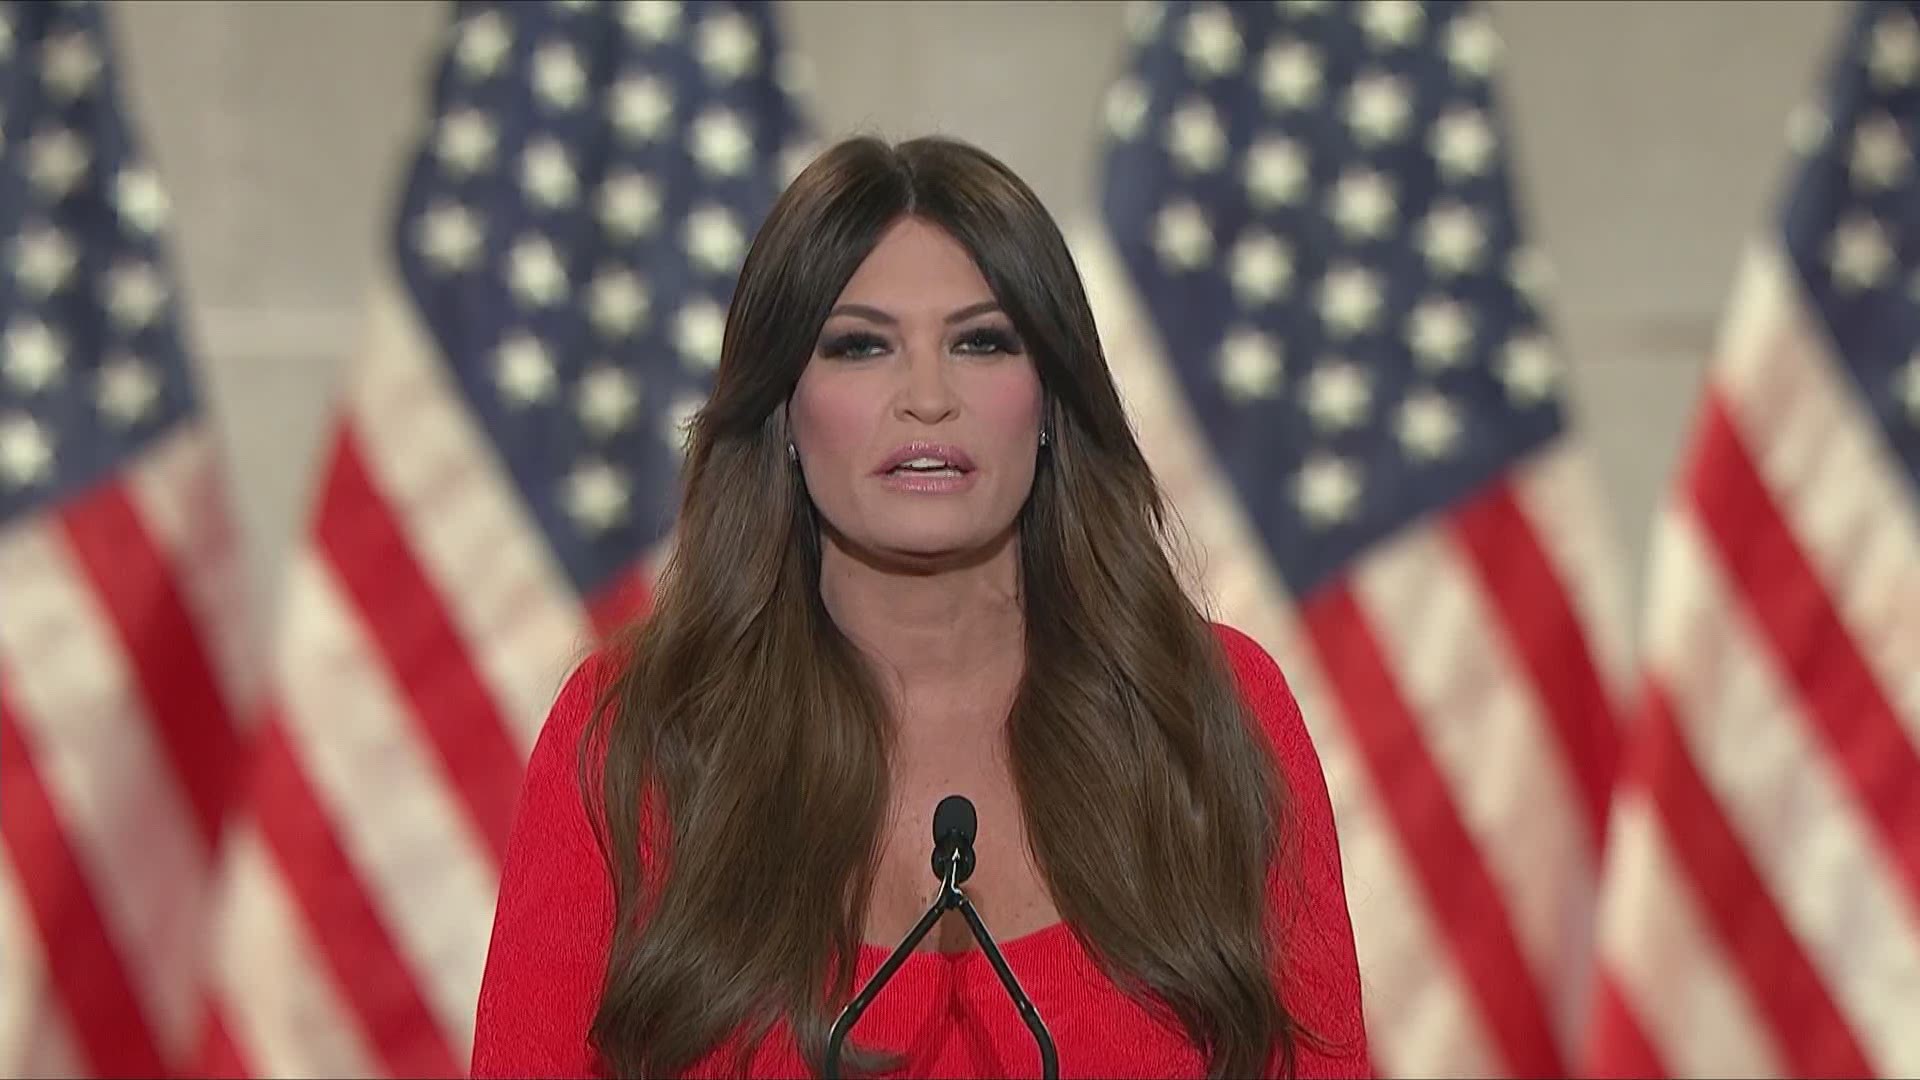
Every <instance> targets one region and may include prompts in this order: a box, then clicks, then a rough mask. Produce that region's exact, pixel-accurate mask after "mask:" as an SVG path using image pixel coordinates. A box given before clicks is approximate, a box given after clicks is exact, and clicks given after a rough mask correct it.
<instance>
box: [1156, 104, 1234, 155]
mask: <svg viewBox="0 0 1920 1080" xmlns="http://www.w3.org/2000/svg"><path fill="white" fill-rule="evenodd" d="M1167 150H1168V151H1169V152H1171V153H1172V154H1173V158H1174V160H1175V161H1177V162H1179V163H1180V165H1181V166H1182V167H1183V168H1185V169H1186V170H1187V171H1188V172H1196V173H1208V172H1212V171H1213V170H1215V169H1217V168H1219V167H1220V164H1221V162H1223V161H1225V160H1226V157H1227V133H1226V132H1225V131H1223V130H1221V127H1220V120H1219V118H1218V117H1217V116H1215V115H1214V111H1213V107H1212V106H1210V105H1208V104H1207V103H1206V102H1204V101H1190V102H1188V103H1186V104H1185V105H1182V106H1181V107H1180V108H1179V109H1177V110H1175V112H1174V114H1173V116H1172V117H1171V118H1170V119H1169V121H1168V123H1167Z"/></svg>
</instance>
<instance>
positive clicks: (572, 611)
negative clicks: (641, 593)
mask: <svg viewBox="0 0 1920 1080" xmlns="http://www.w3.org/2000/svg"><path fill="white" fill-rule="evenodd" d="M372 319H373V330H372V339H371V345H370V347H369V348H368V349H366V350H365V351H364V352H363V354H362V357H361V359H360V361H359V362H358V363H357V364H355V365H354V367H353V369H352V371H351V373H350V376H349V385H350V386H351V387H352V388H353V389H352V397H351V405H350V408H351V409H352V410H353V415H354V419H355V422H356V423H357V425H358V427H357V430H358V431H359V434H360V436H361V439H362V440H363V445H364V446H365V449H366V455H365V456H366V459H367V468H368V470H369V472H371V473H372V475H373V477H374V480H375V485H376V486H377V487H378V488H379V489H380V490H381V491H382V492H383V494H384V495H385V496H386V497H387V499H388V500H389V502H390V504H391V506H392V510H393V513H394V514H395V516H396V517H397V518H398V519H399V520H398V523H399V525H400V528H401V530H402V532H404V533H405V534H406V536H407V539H408V542H409V543H410V544H411V545H412V548H413V551H414V554H415V555H416V556H417V557H418V558H419V560H420V562H421V566H422V569H423V570H424V572H425V573H426V575H427V578H428V580H429V581H430V582H432V584H433V588H434V593H435V595H436V596H437V598H438V599H439V602H440V604H441V605H442V607H444V608H445V610H446V611H447V613H448V616H449V617H450V618H451V619H452V621H453V623H454V625H455V626H456V627H457V628H458V629H459V631H460V634H461V637H462V639H463V642H464V644H465V647H466V650H467V653H468V655H470V656H471V657H472V658H473V662H474V665H475V667H476V668H477V669H478V671H479V674H480V677H481V678H482V679H483V680H485V682H486V685H487V688H488V689H489V691H490V696H491V697H492V698H493V699H494V700H495V701H497V702H499V704H500V708H501V710H502V712H503V713H504V714H505V715H504V716H503V720H504V721H505V722H506V724H507V726H508V734H509V735H510V736H512V737H513V738H515V740H516V742H517V745H518V747H519V749H520V751H521V753H522V754H523V755H524V754H527V753H530V752H531V751H532V748H533V742H534V739H535V738H537V737H538V735H539V729H540V725H541V722H542V721H544V720H545V719H546V714H547V707H548V706H549V705H550V704H551V703H552V701H553V696H554V694H555V692H556V691H557V690H558V689H559V686H560V684H561V682H562V681H563V680H564V678H565V676H566V674H567V672H568V671H569V670H570V669H571V668H572V666H573V665H574V664H575V663H576V662H577V661H578V660H579V659H580V657H581V655H582V654H583V653H584V651H585V649H586V647H587V646H588V645H589V644H590V641H591V632H592V628H591V627H590V625H589V624H588V622H587V620H586V614H585V612H584V611H583V610H582V608H581V604H580V602H579V600H578V599H577V597H576V595H575V593H574V591H573V586H572V584H571V583H570V582H569V581H568V580H567V578H566V576H565V574H564V573H563V572H562V571H561V569H560V567H559V565H558V564H557V563H556V562H555V561H554V560H553V558H552V556H551V554H550V553H549V552H548V551H547V549H546V546H545V544H544V542H543V541H542V540H541V539H540V528H539V524H538V523H537V522H536V521H534V520H533V518H532V517H531V516H530V515H529V514H528V513H527V512H526V510H525V508H524V507H523V506H522V505H521V504H520V503H519V502H518V500H517V499H516V497H515V495H514V494H513V492H514V485H513V481H512V478H511V477H509V476H508V475H507V474H506V471H505V469H504V466H503V465H502V464H501V462H500V461H499V460H498V456H497V455H496V453H495V452H494V451H493V450H492V449H491V448H490V447H489V446H488V445H487V443H486V440H485V438H484V437H483V435H482V434H481V433H480V432H479V431H478V430H476V429H475V426H474V424H473V421H472V419H471V417H470V416H469V415H468V413H467V412H466V410H465V408H464V407H463V406H462V405H461V403H460V400H459V390H458V388H457V387H456V386H454V385H452V383H451V382H450V381H449V380H448V379H447V377H446V373H445V371H444V369H443V367H442V366H441V365H440V364H439V363H437V362H436V361H435V360H434V359H433V356H434V354H435V353H434V346H433V344H432V343H431V342H430V341H428V340H427V339H426V338H425V337H424V336H423V335H422V334H421V333H420V332H419V329H418V327H417V325H416V323H415V321H414V319H413V316H412V314H411V312H410V311H408V310H407V309H406V307H405V299H404V297H403V296H402V295H401V294H400V293H399V292H398V291H397V290H396V289H395V288H393V287H392V286H391V285H390V284H387V285H385V286H383V287H378V288H376V289H375V290H374V303H373V315H372Z"/></svg>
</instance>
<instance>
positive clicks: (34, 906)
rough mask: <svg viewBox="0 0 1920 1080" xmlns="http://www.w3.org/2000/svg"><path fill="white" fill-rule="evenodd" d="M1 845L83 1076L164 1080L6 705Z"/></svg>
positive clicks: (128, 985)
mask: <svg viewBox="0 0 1920 1080" xmlns="http://www.w3.org/2000/svg"><path fill="white" fill-rule="evenodd" d="M130 824H131V823H130ZM0 837H4V838H5V839H6V844H7V849H8V850H9V851H10V852H12V855H13V865H14V868H15V870H16V871H17V873H18V875H19V880H20V891H21V893H22V894H23V896H24V899H25V901H26V905H27V908H28V909H29V910H30V911H31V912H32V916H33V923H34V929H35V930H36V931H37V932H38V935H39V939H40V947H41V949H42V950H43V951H44V952H45V954H46V970H47V977H48V978H49V979H50V980H51V981H52V983H53V993H54V995H55V996H56V997H58V998H59V1000H60V1005H61V1009H62V1011H63V1012H64V1013H65V1014H66V1016H67V1020H68V1023H69V1025H70V1026H71V1027H72V1029H73V1034H74V1037H75V1038H76V1039H78V1040H79V1042H80V1051H81V1053H82V1054H83V1055H85V1057H86V1061H87V1065H88V1071H89V1072H91V1073H92V1074H93V1075H96V1076H163V1075H166V1074H167V1071H168V1070H167V1066H166V1064H165V1062H164V1060H163V1058H162V1055H161V1053H160V1047H159V1044H158V1043H156V1042H155V1041H154V1037H153V1031H152V1029H151V1028H150V1027H149V1026H148V1024H147V1018H146V1015H145V1014H144V1013H143V1012H142V1011H141V1008H140V1002H139V998H138V997H137V996H136V995H135V993H134V990H133V983H132V982H131V980H129V979H128V977H127V966H126V964H125V963H124V962H123V961H122V959H121V957H120V953H119V950H118V949H117V948H116V947H115V945H114V943H113V937H112V934H111V933H110V932H109V931H108V929H107V921H106V919H105V918H104V917H103V916H102V914H101V912H100V908H99V907H98V905H96V904H95V903H94V899H93V893H92V891H91V890H90V889H89V888H88V886H87V879H86V874H85V873H84V872H83V871H82V870H81V868H80V862H79V860H78V859H76V858H74V855H73V851H72V849H71V848H70V847H69V846H68V844H67V839H66V835H65V832H64V831H63V830H62V829H61V827H60V815H59V813H58V811H56V809H55V808H54V805H53V799H52V798H51V797H50V796H49V795H48V793H47V789H46V785H45V784H44V783H42V782H41V779H40V773H39V770H38V769H37V768H36V767H35V765H34V761H33V751H32V748H31V747H30V746H29V745H28V743H27V738H26V734H25V733H24V732H23V731H21V730H20V727H19V725H18V723H17V721H16V719H15V715H14V711H13V708H12V705H11V703H10V702H8V701H7V700H6V699H5V698H4V697H0ZM15 989H16V990H18V989H22V988H19V987H16V988H15Z"/></svg>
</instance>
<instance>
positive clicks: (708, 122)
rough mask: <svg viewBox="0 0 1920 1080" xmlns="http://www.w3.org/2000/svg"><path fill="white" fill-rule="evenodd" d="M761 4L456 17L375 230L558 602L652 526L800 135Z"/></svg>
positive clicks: (656, 532)
mask: <svg viewBox="0 0 1920 1080" xmlns="http://www.w3.org/2000/svg"><path fill="white" fill-rule="evenodd" d="M787 63H788V61H787V60H786V59H785V58H784V57H783V56H782V53H781V49H780V40H779V36H778V33H777V26H776V24H775V20H774V15H773V12H772V10H771V9H770V7H769V6H768V5H765V4H748V3H701V4H684V5H683V4H679V3H673V2H663V0H653V2H633V3H618V4H616V3H607V2H577V0H576V2H560V3H543V4H531V3H528V4H491V3H464V4H461V5H459V6H458V7H457V8H456V11H455V16H454V19H453V22H452V25H451V28H450V40H449V42H448V45H447V50H446V54H445V59H444V62H443V64H442V67H441V70H440V72H439V76H438V79H437V82H436V86H435V94H434V110H433V121H432V127H431V130H430V132H429V133H428V135H427V139H426V143H425V145H424V146H423V147H422V149H421V152H420V155H419V157H418V159H417V161H416V162H415V164H414V167H413V170H412V173H411V176H410V178H409V182H408V184H407V188H406V192H405V195H404V197H403V203H402V212H401V214H400V215H399V219H398V223H397V229H396V232H395V234H394V236H393V242H394V244H395V245H396V250H397V254H398V259H399V263H400V266H401V268H402V272H403V275H404V278H405V280H406V282H407V284H408V287H409V289H410V290H411V292H412V295H413V297H414V300H415V302H416V303H417V305H418V308H419V310H420V312H421V313H422V315H423V317H424V319H425V322H426V324H427V326H428V328H429V330H430V332H431V334H432V336H433V338H434V340H435V342H436V343H437V345H438V346H439V348H440V350H441V353H442V356H443V358H444V360H445V362H446V363H447V364H448V365H449V366H450V368H451V370H452V373H453V374H454V375H455V377H456V378H457V380H458V383H459V386H460V388H461V390H462V392H463V394H464V397H465V400H466V402H467V404H468V406H469V407H470V408H471V410H472V412H473V415H474V416H475V417H476V418H477V420H478V421H479V423H480V425H481V426H482V427H483V428H484V430H485V432H486V434H487V436H488V438H489V439H490V440H491V442H492V444H493V446H494V448H495V449H496V451H497V452H498V455H499V460H500V461H501V463H502V464H503V465H504V467H505V468H506V469H507V471H508V472H509V473H510V474H511V476H512V478H513V481H514V483H515V485H516V487H517V488H518V491H519V494H520V496H521V498H522V500H523V504H524V505H525V506H526V507H528V508H529V510H530V512H531V513H532V515H533V517H534V518H535V519H537V520H538V522H539V524H540V527H541V529H542V532H543V533H544V535H545V537H546V540H547V542H548V543H549V545H550V546H551V548H552V550H553V551H554V553H555V555H556V556H557V558H558V560H559V562H560V564H561V565H562V566H564V567H565V569H566V571H567V573H568V574H569V576H570V577H571V579H572V581H573V584H574V586H575V587H576V588H577V589H578V590H579V591H580V592H581V593H582V595H592V594H593V593H594V592H595V591H596V590H597V589H598V588H599V587H601V586H602V585H604V584H606V583H607V582H609V581H610V580H612V579H614V578H615V577H616V576H618V575H619V574H621V573H622V572H623V571H625V570H626V569H627V568H628V567H630V566H631V564H632V562H633V560H634V559H635V558H636V557H638V556H640V555H641V554H643V553H644V552H645V551H646V550H647V549H648V547H649V546H651V545H652V544H654V543H655V542H657V541H658V540H660V539H661V538H662V537H664V536H665V535H666V534H667V533H668V531H669V530H670V529H671V526H672V518H673V514H674V511H675V508H676V506H675V501H676V498H677V494H678V479H679V470H680V464H681V458H682V454H683V451H684V445H685V443H684V439H685V424H686V422H687V421H688V420H689V419H690V418H691V416H692V414H693V413H694V412H695V411H696V410H697V409H698V408H699V407H700V406H701V405H702V404H703V403H704V401H705V399H706V394H707V392H708V391H709V389H710V387H711V382H712V376H713V372H714V370H715V368H716V366H717V365H718V362H719V358H720V343H721V338H722V332H723V329H724V326H725V322H726V310H727V305H728V302H729V300H730V299H731V296H732V290H733V286H734V282H735V279H736V278H737V275H738V272H739V267H740V264H741V262H742V260H743V258H744V255H745V251H746V248H747V245H748V243H749V242H750V240H751V238H752V236H753V234H754V232H755V231H756V230H757V229H758V227H759V225H760V222H761V221H762V220H763V218H764V216H765V214H766V212H767V210H768V209H769V208H770V207H771V206H772V204H773V201H774V199H775V198H776V197H777V195H778V194H779V191H780V189H781V188H782V186H783V185H784V183H785V181H786V179H787V178H788V177H789V176H790V175H792V173H793V172H794V171H796V167H797V165H798V163H799V158H798V157H797V155H798V154H799V153H800V148H801V147H802V146H803V145H804V139H805V138H806V132H805V128H804V124H803V121H802V118H801V116H800V115H799V111H798V109H797V107H796V106H795V104H794V102H793V99H792V97H791V94H790V91H789V86H790V84H791V81H792V74H793V73H792V72H791V70H790V69H789V68H788V67H787V66H786V65H787Z"/></svg>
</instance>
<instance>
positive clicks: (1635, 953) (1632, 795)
mask: <svg viewBox="0 0 1920 1080" xmlns="http://www.w3.org/2000/svg"><path fill="white" fill-rule="evenodd" d="M1609 836H1610V837H1611V839H1610V840H1609V842H1608V847H1607V865H1606V894H1605V897H1604V899H1603V900H1602V902H1601V908H1600V949H1601V952H1602V954H1603V956H1604V963H1605V965H1606V968H1607V970H1608V971H1609V972H1611V973H1612V976H1613V979H1614V981H1615V983H1616V984H1617V985H1618V988H1619V991H1620V996H1621V997H1622V998H1624V999H1625V1000H1626V1002H1627V1004H1628V1005H1629V1006H1630V1007H1631V1009H1632V1013H1633V1018H1634V1019H1635V1020H1636V1021H1638V1023H1639V1028H1640V1032H1641V1034H1643V1035H1645V1036H1646V1038H1647V1041H1648V1042H1649V1043H1651V1044H1653V1047H1654V1050H1655V1052H1656V1053H1658V1054H1659V1055H1660V1063H1661V1064H1662V1065H1664V1066H1665V1067H1666V1068H1667V1069H1668V1070H1669V1074H1670V1075H1673V1076H1779V1075H1781V1074H1782V1072H1783V1071H1784V1066H1783V1064H1782V1062H1781V1061H1780V1059H1779V1057H1778V1055H1777V1053H1776V1051H1775V1047H1774V1041H1773V1031H1772V1029H1771V1028H1769V1027H1768V1026H1767V1024H1766V1022H1765V1020H1763V1019H1762V1018H1761V1017H1760V1016H1759V1015H1757V1014H1756V1013H1755V1012H1754V1009H1753V1003H1752V1000H1751V999H1750V998H1749V996H1748V994H1747V992H1746V987H1745V983H1744V982H1742V981H1741V979H1740V976H1739V974H1738V972H1737V971H1736V970H1735V969H1733V968H1732V967H1731V966H1730V965H1729V964H1728V962H1727V957H1726V954H1725V953H1724V952H1723V951H1722V950H1721V949H1720V947H1719V944H1718V938H1717V937H1716V936H1715V934H1714V931H1713V930H1712V929H1711V928H1709V927H1708V926H1707V925H1706V924H1705V921H1704V919H1703V918H1702V916H1701V913H1700V911H1699V910H1698V908H1697V907H1696V905H1695V903H1694V896H1693V892H1692V890H1691V889H1690V888H1689V887H1688V886H1687V885H1686V878H1685V877H1684V876H1683V870H1682V868H1681V867H1680V865H1679V864H1678V863H1677V862H1676V861H1675V859H1674V857H1673V853H1672V852H1671V851H1669V850H1668V848H1667V841H1666V836H1665V835H1664V833H1662V831H1661V828H1660V825H1659V822H1658V820H1657V819H1656V817H1655V816H1654V812H1653V808H1652V806H1650V805H1649V804H1648V802H1647V800H1646V796H1645V795H1644V794H1643V793H1641V792H1639V791H1637V790H1630V791H1627V792H1626V793H1624V794H1623V795H1622V796H1621V799H1620V801H1619V802H1618V803H1617V804H1616V805H1615V811H1614V816H1613V826H1612V829H1611V831H1610V833H1609ZM1789 1037H1791V1036H1790V1035H1789Z"/></svg>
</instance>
